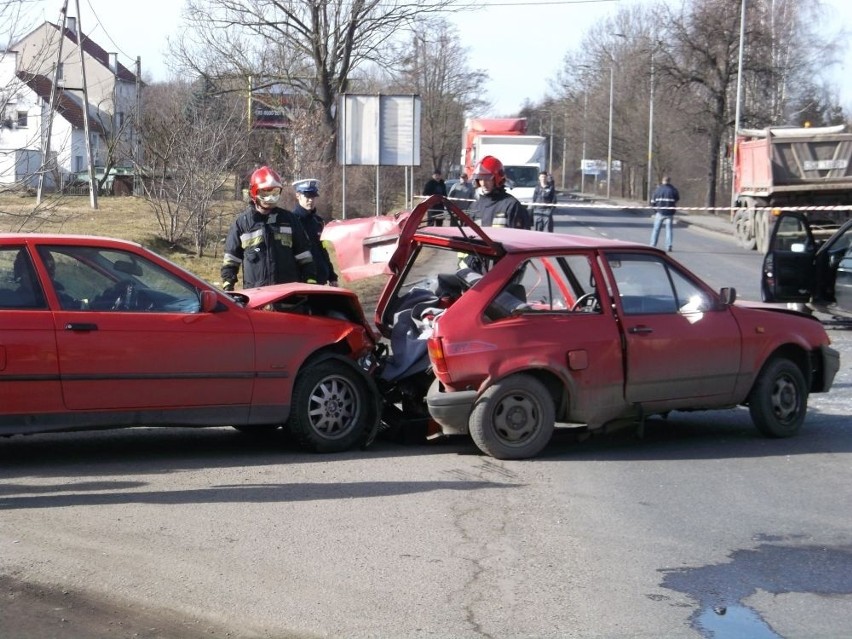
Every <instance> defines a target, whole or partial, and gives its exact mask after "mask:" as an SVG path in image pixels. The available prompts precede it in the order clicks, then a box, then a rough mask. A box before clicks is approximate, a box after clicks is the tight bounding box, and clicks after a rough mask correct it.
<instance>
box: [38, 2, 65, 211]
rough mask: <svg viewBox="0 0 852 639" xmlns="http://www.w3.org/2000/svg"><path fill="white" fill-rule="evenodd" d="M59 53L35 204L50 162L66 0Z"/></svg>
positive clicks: (60, 30) (61, 18) (62, 13)
mask: <svg viewBox="0 0 852 639" xmlns="http://www.w3.org/2000/svg"><path fill="white" fill-rule="evenodd" d="M59 18H60V19H59V21H58V22H59V53H58V54H57V56H56V67H55V68H54V70H53V83H52V84H51V87H50V105H49V106H48V111H47V132H46V133H43V135H44V140H43V142H42V149H44V150H43V151H42V157H41V169H40V170H39V172H38V189H37V190H36V204H37V205H38V204H41V196H42V192H43V191H44V174H45V173H46V172H47V171H48V166H49V164H50V137H51V135H53V112H54V111H55V110H56V85H57V84H59V70H60V69H61V68H62V44H63V43H64V42H65V23H66V22H67V19H68V0H65V2H63V3H62V9H60V11H59Z"/></svg>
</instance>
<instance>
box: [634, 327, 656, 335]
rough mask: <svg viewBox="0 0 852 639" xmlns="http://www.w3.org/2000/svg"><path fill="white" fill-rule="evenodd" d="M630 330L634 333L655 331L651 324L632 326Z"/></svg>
mask: <svg viewBox="0 0 852 639" xmlns="http://www.w3.org/2000/svg"><path fill="white" fill-rule="evenodd" d="M629 332H630V333H634V334H636V333H653V332H654V329H653V328H651V327H650V326H631V327H630V330H629Z"/></svg>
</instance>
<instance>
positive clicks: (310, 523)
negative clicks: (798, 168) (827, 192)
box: [0, 210, 852, 639]
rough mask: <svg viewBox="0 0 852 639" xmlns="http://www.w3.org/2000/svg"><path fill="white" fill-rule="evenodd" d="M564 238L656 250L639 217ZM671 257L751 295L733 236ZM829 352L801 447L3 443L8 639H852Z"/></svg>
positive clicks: (3, 630)
mask: <svg viewBox="0 0 852 639" xmlns="http://www.w3.org/2000/svg"><path fill="white" fill-rule="evenodd" d="M558 224H559V225H560V228H562V227H565V228H568V227H569V225H570V228H572V230H574V231H578V232H583V233H587V232H588V233H600V232H606V233H612V234H613V236H618V237H623V238H624V239H636V240H639V241H646V236H647V235H648V234H650V223H649V219H648V218H646V217H643V216H642V215H641V214H640V213H635V212H623V211H622V212H619V211H612V212H611V213H607V214H605V215H603V214H602V213H601V211H598V210H595V211H586V212H583V211H579V210H577V211H576V212H572V213H570V214H569V213H564V214H560V215H559V217H558ZM675 257H676V258H678V259H681V260H682V261H683V262H684V263H685V264H686V265H687V266H688V267H689V268H690V269H691V270H693V271H694V272H696V273H697V274H699V275H701V276H702V277H705V278H706V279H707V280H708V281H710V282H711V283H712V284H713V285H714V286H717V287H718V286H722V285H730V284H733V285H735V286H736V287H737V288H738V290H740V291H741V297H751V287H752V286H756V285H753V284H752V283H751V282H752V278H753V277H756V274H757V272H758V271H756V270H754V264H756V263H758V261H759V258H758V257H757V256H756V254H754V253H752V254H746V253H745V252H743V251H742V250H741V249H739V248H737V247H736V246H735V245H734V243H733V240H732V239H728V238H726V237H725V236H724V235H722V234H719V233H712V232H708V231H707V230H706V229H700V228H695V227H694V226H686V225H684V226H683V227H679V228H678V229H677V230H676V239H675ZM716 280H718V281H716ZM754 290H757V289H754ZM755 299H756V298H755ZM830 332H831V336H832V340H833V341H834V346H835V347H836V348H838V349H839V350H840V351H841V357H842V358H843V359H842V362H843V367H842V369H841V372H840V375H839V376H838V378H837V380H836V382H835V388H834V390H833V391H832V392H831V393H829V394H827V395H813V396H812V397H811V401H810V412H809V416H808V419H807V421H806V424H805V427H804V429H803V432H802V433H801V434H800V436H798V437H795V438H793V439H788V440H768V439H764V438H762V437H760V436H759V435H758V434H757V432H756V430H755V429H754V428H753V427H752V425H751V423H750V420H749V417H748V412H747V410H745V409H741V408H737V409H730V410H726V411H714V412H707V413H694V414H693V413H690V414H687V413H674V414H672V415H670V416H669V418H668V419H667V420H664V419H653V420H650V421H649V422H648V424H647V427H646V429H645V433H644V437H643V438H641V439H640V438H638V437H637V436H636V434H635V433H633V432H628V431H621V432H617V433H612V434H609V435H604V436H599V437H594V438H592V439H589V440H586V441H582V442H577V441H574V440H573V438H572V437H570V436H569V435H568V434H566V433H561V434H559V435H558V436H557V437H556V438H555V440H554V442H553V443H552V444H551V446H550V447H549V448H548V449H547V450H546V452H545V454H544V455H542V456H541V457H538V458H536V459H533V460H527V461H497V460H493V459H491V458H488V457H483V456H481V455H480V454H478V452H477V450H476V448H475V447H474V446H473V444H472V443H471V442H470V441H469V440H467V439H465V438H458V439H453V440H449V441H444V442H439V443H435V444H430V445H423V446H403V445H399V444H395V443H392V442H387V441H379V442H377V444H375V445H374V446H373V447H372V448H370V449H369V450H367V451H352V452H349V453H345V454H340V455H333V456H316V455H310V454H306V453H302V452H300V451H298V450H297V449H296V448H295V447H294V446H291V445H290V444H289V443H287V442H285V441H277V440H263V439H255V438H251V437H247V436H245V435H243V434H240V433H238V432H236V431H233V430H230V429H222V428H216V429H200V430H192V429H172V430H165V429H162V430H151V429H134V430H126V431H104V432H95V433H85V434H73V435H71V434H57V435H46V436H35V437H30V438H21V437H18V438H12V439H5V440H0V511H2V512H0V588H2V591H1V592H2V596H3V603H2V606H0V637H3V638H7V637H9V638H12V639H14V638H17V637H22V638H30V639H41V638H47V637H61V638H65V639H82V638H88V639H97V638H101V637H151V638H153V637H187V638H190V639H192V638H194V637H270V638H288V637H293V638H295V637H300V638H302V637H304V638H308V637H347V638H349V637H351V638H360V637H389V638H408V637H411V638H415V637H416V638H425V637H435V638H448V639H449V638H461V639H463V638H468V637H470V638H482V637H493V638H515V637H517V638H520V637H541V638H551V637H583V638H586V637H648V638H650V637H654V638H659V637H685V638H687V637H695V638H711V637H748V638H775V637H785V638H792V637H807V638H811V637H820V638H830V637H838V638H839V637H847V636H848V634H849V620H850V619H852V530H850V525H849V521H850V519H849V513H848V511H849V506H848V505H849V503H850V501H852V500H850V493H852V464H850V453H852V423H850V419H849V415H850V414H852V394H850V392H849V389H850V387H852V372H850V367H849V364H848V362H850V361H852V331H850V330H848V329H843V328H840V327H834V328H831V329H830Z"/></svg>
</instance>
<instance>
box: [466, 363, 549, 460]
mask: <svg viewBox="0 0 852 639" xmlns="http://www.w3.org/2000/svg"><path fill="white" fill-rule="evenodd" d="M555 419H556V416H555V408H554V405H553V398H552V397H551V396H550V393H549V392H548V390H547V388H545V386H544V384H542V383H541V382H539V381H538V380H537V379H535V378H533V377H530V376H529V375H510V376H509V377H507V378H506V379H502V380H500V381H498V382H497V383H495V384H494V385H493V386H491V387H490V388H489V389H488V390H486V391H485V392H484V393H483V394H482V395H481V396H480V398H479V399H478V400H477V401H476V404H475V405H474V407H473V412H472V413H471V415H470V420H469V424H468V425H469V427H470V434H471V437H473V441H474V442H475V443H476V445H477V446H478V447H479V449H480V450H481V451H482V452H484V453H486V454H487V455H491V456H492V457H495V458H497V459H526V458H528V457H535V456H536V455H537V454H538V453H540V452H541V451H542V449H543V448H544V447H545V446H547V444H548V442H549V441H550V438H551V437H552V436H553V427H554V421H555Z"/></svg>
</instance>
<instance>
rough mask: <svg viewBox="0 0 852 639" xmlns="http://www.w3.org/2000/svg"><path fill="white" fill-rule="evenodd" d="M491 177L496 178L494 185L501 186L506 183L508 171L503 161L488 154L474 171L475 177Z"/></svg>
mask: <svg viewBox="0 0 852 639" xmlns="http://www.w3.org/2000/svg"><path fill="white" fill-rule="evenodd" d="M482 178H489V179H492V180H494V187H495V188H498V189H499V188H500V187H502V186H503V185H504V184H505V183H506V172H505V171H504V170H503V163H502V162H501V161H500V160H498V159H497V158H495V157H494V156H493V155H486V156H485V157H484V158H482V159H481V160H480V161H479V164H477V165H476V168H475V169H474V171H473V179H474V180H481V179H482Z"/></svg>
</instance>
